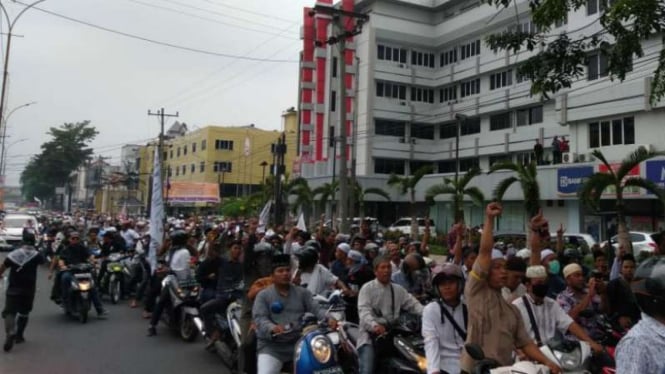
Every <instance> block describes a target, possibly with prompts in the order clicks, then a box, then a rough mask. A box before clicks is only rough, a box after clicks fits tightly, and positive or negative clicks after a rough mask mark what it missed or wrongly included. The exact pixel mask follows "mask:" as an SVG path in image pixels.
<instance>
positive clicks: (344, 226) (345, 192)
mask: <svg viewBox="0 0 665 374" xmlns="http://www.w3.org/2000/svg"><path fill="white" fill-rule="evenodd" d="M312 12H313V13H310V15H313V14H316V13H321V14H327V15H331V16H333V19H334V21H335V33H336V35H333V36H332V37H330V38H328V39H327V40H326V41H325V43H326V44H330V45H333V44H336V45H337V47H338V50H339V59H338V63H339V87H340V90H341V93H340V104H339V116H340V120H339V126H341V127H340V138H341V139H340V153H341V156H342V157H341V162H340V168H339V169H340V170H339V201H338V203H339V216H340V219H341V225H340V231H341V232H343V233H347V232H349V206H350V204H349V171H348V166H349V165H348V150H347V148H348V147H347V141H348V139H347V137H348V132H347V130H348V129H347V118H346V117H347V116H346V40H347V39H348V38H352V37H354V36H356V35H359V34H360V32H361V30H362V26H363V25H364V24H365V22H367V20H369V16H368V15H366V14H363V13H356V12H349V11H345V10H343V9H338V8H333V7H330V6H325V5H316V6H315V7H314V10H313V11H312ZM346 17H349V18H352V19H355V20H356V22H355V24H354V25H353V28H352V29H351V30H347V26H346V25H345V22H344V21H345V19H346ZM317 45H322V44H321V43H320V42H317ZM354 109H355V108H354ZM355 125H356V124H355V123H354V126H355Z"/></svg>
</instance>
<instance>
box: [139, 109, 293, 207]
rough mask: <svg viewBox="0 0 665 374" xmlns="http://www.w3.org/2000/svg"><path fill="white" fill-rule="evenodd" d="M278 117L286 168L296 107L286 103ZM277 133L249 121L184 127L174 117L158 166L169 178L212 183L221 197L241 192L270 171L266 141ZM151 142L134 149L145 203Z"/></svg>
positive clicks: (252, 188)
mask: <svg viewBox="0 0 665 374" xmlns="http://www.w3.org/2000/svg"><path fill="white" fill-rule="evenodd" d="M282 117H283V118H282V120H283V128H284V129H285V135H286V136H285V139H286V143H287V154H286V156H285V165H286V170H287V171H290V170H291V168H292V165H293V163H294V161H295V157H296V142H297V122H298V121H297V112H296V111H295V110H293V109H292V108H291V109H290V110H287V111H286V112H285V113H284V114H283V115H282ZM178 126H181V127H180V128H178ZM281 134H282V133H281V132H280V131H277V130H273V131H267V130H261V129H258V128H256V127H254V126H253V125H250V126H239V127H222V126H207V127H204V128H200V129H197V130H194V131H191V132H187V131H186V127H185V128H182V124H179V123H176V124H174V125H173V126H172V127H171V128H170V129H169V132H168V133H167V135H169V137H170V138H169V139H167V140H165V142H164V150H163V158H164V168H165V169H164V170H168V175H169V181H170V182H171V183H172V184H175V183H178V182H191V183H218V184H219V185H220V191H221V195H222V198H226V197H235V196H243V195H245V194H249V193H251V192H252V191H255V190H256V189H258V186H259V185H261V184H262V183H263V180H264V179H265V178H266V177H267V176H269V175H270V173H271V165H272V164H273V153H272V145H273V144H274V143H276V142H277V141H278V139H279V137H280V136H281ZM155 146H156V145H155V144H149V145H146V146H144V147H142V149H141V150H140V152H139V153H140V170H139V176H140V182H139V189H141V190H145V191H146V192H145V193H143V194H142V196H143V197H144V202H145V203H146V204H147V199H148V195H149V194H148V193H147V190H148V189H149V188H150V174H151V172H152V167H153V162H154V160H153V157H154V147H155ZM165 174H166V173H165ZM204 205H206V204H192V205H190V206H204Z"/></svg>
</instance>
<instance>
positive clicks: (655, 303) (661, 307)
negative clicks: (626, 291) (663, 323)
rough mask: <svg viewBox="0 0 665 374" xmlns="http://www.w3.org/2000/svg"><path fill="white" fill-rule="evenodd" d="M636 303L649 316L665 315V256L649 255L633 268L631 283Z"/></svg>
mask: <svg viewBox="0 0 665 374" xmlns="http://www.w3.org/2000/svg"><path fill="white" fill-rule="evenodd" d="M631 287H632V289H633V292H634V293H635V298H636V299H637V304H638V305H639V306H640V309H642V311H643V312H644V313H646V314H647V315H649V316H652V317H654V316H665V257H663V256H658V257H650V258H648V259H647V260H646V261H644V262H642V263H641V264H640V266H639V267H638V268H637V270H635V278H634V279H633V282H632V284H631Z"/></svg>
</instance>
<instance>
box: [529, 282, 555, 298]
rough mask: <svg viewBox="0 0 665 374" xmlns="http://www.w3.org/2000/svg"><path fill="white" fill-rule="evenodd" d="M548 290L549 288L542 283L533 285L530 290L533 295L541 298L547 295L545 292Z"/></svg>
mask: <svg viewBox="0 0 665 374" xmlns="http://www.w3.org/2000/svg"><path fill="white" fill-rule="evenodd" d="M549 288H550V287H549V285H548V284H547V283H542V284H534V285H533V286H532V288H531V290H532V291H533V294H534V295H536V296H537V297H540V298H542V297H545V296H546V295H547V291H549Z"/></svg>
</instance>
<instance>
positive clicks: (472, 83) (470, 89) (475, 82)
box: [459, 78, 480, 97]
mask: <svg viewBox="0 0 665 374" xmlns="http://www.w3.org/2000/svg"><path fill="white" fill-rule="evenodd" d="M459 91H460V93H459V95H460V97H467V96H471V95H477V94H479V93H480V79H479V78H477V79H471V80H468V81H466V82H462V83H460V84H459Z"/></svg>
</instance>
